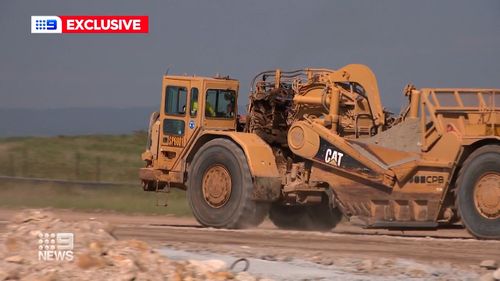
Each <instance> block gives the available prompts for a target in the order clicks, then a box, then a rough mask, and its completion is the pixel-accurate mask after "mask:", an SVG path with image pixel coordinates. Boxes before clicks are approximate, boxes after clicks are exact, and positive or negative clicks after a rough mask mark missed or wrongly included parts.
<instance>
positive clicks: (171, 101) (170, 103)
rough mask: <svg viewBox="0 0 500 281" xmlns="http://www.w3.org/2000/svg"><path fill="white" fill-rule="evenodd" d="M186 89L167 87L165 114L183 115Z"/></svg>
mask: <svg viewBox="0 0 500 281" xmlns="http://www.w3.org/2000/svg"><path fill="white" fill-rule="evenodd" d="M186 97H187V89H186V87H178V86H167V88H166V90H165V114H173V115H185V113H186Z"/></svg>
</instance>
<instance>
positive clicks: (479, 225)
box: [139, 64, 500, 239]
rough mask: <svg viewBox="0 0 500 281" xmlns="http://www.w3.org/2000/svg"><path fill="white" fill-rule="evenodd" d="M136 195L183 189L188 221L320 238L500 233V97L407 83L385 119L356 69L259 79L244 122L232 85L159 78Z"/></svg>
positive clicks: (493, 92) (370, 85)
mask: <svg viewBox="0 0 500 281" xmlns="http://www.w3.org/2000/svg"><path fill="white" fill-rule="evenodd" d="M162 89H163V91H162V102H161V107H160V111H159V112H155V113H153V114H152V116H151V120H150V126H149V136H148V145H147V149H146V151H145V152H144V153H143V154H142V159H143V160H144V161H145V163H146V165H145V167H144V168H141V169H140V172H139V175H140V178H141V180H142V183H143V188H144V190H145V191H153V192H168V191H170V189H171V188H172V187H174V188H180V189H183V190H186V192H187V199H188V201H189V205H190V207H191V209H192V212H193V214H194V216H195V218H196V219H197V220H198V222H199V223H200V224H202V225H204V226H209V227H217V228H244V227H252V226H256V225H258V224H260V223H261V222H262V221H263V220H264V218H265V217H266V216H267V215H268V216H269V218H270V220H271V221H272V222H273V223H274V224H275V225H276V226H278V227H280V228H289V229H310V230H330V229H332V228H333V227H335V225H336V224H338V223H339V222H340V221H341V219H342V217H346V218H348V219H349V220H350V221H353V222H356V223H358V224H361V225H363V226H365V227H382V228H437V227H438V226H442V225H452V224H461V225H464V226H465V227H466V228H467V230H469V232H470V233H472V234H473V235H474V236H476V237H478V238H484V239H499V238H500V111H499V108H500V90H499V89H458V88H440V89H437V88H420V89H417V88H415V87H414V86H412V85H408V86H407V87H406V88H405V89H404V91H403V92H404V95H405V96H406V97H407V98H408V104H407V105H406V106H404V107H403V110H402V111H401V113H400V114H399V115H393V114H391V113H390V112H388V111H387V110H385V109H384V107H383V106H382V104H381V100H380V96H379V90H378V85H377V80H376V77H375V75H374V74H373V72H372V71H371V70H370V69H369V68H368V67H367V66H364V65H359V64H351V65H347V66H344V67H342V68H340V69H338V70H331V69H316V68H307V69H300V70H295V71H281V70H280V69H277V70H272V71H264V72H262V73H259V74H258V75H257V76H256V77H255V78H254V79H253V80H252V87H251V92H250V94H249V105H248V108H247V112H246V116H245V118H242V116H240V115H239V114H238V112H237V108H238V104H237V101H238V99H237V93H238V90H239V84H238V81H236V80H233V79H230V78H228V77H213V78H210V77H199V76H173V75H165V76H164V77H163V88H162Z"/></svg>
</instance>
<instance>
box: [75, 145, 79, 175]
mask: <svg viewBox="0 0 500 281" xmlns="http://www.w3.org/2000/svg"><path fill="white" fill-rule="evenodd" d="M75 179H77V180H78V179H80V152H78V151H76V152H75Z"/></svg>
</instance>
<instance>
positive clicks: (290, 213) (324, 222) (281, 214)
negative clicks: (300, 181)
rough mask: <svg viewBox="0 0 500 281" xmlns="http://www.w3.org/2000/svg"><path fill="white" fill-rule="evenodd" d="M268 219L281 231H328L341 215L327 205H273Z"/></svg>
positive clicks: (337, 210) (335, 224)
mask: <svg viewBox="0 0 500 281" xmlns="http://www.w3.org/2000/svg"><path fill="white" fill-rule="evenodd" d="M269 219H270V220H271V221H272V222H273V223H274V225H275V226H277V227H279V228H282V229H295V230H314V231H329V230H331V229H333V228H334V227H335V226H337V224H338V223H339V222H340V221H341V220H342V213H341V212H340V210H339V209H338V208H334V209H332V208H330V207H329V205H327V204H320V205H312V206H285V205H279V204H278V203H274V204H272V205H271V208H270V210H269Z"/></svg>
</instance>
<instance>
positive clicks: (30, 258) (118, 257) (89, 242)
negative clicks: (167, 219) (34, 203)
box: [0, 210, 258, 281]
mask: <svg viewBox="0 0 500 281" xmlns="http://www.w3.org/2000/svg"><path fill="white" fill-rule="evenodd" d="M57 233H73V235H74V239H73V242H74V243H72V244H73V250H67V248H66V249H65V250H64V251H62V252H64V256H63V255H61V253H59V252H61V251H59V250H58V249H59V247H58V246H59V245H60V244H58V243H59V242H61V241H59V240H58V239H59V238H58V237H57V236H56V234H57ZM62 242H64V243H66V246H67V243H68V241H67V240H66V241H62ZM69 242H71V241H69ZM63 246H64V245H63ZM63 249H64V247H63ZM53 252H58V253H57V254H54V253H53ZM226 268H227V266H226V264H225V263H224V262H223V261H218V260H213V261H173V260H170V259H168V258H167V257H164V256H162V255H160V254H159V253H157V252H156V251H155V250H154V249H153V248H151V246H150V245H148V244H147V243H145V242H143V241H139V240H123V241H119V240H117V239H115V237H113V235H112V226H110V225H108V224H106V223H103V222H99V221H95V220H86V221H80V222H77V223H76V222H64V221H61V220H60V219H58V218H56V217H55V216H54V215H53V214H51V213H50V212H47V211H39V210H29V211H24V212H22V213H19V214H18V215H16V216H15V217H14V218H13V219H12V222H11V223H10V224H9V225H8V226H7V231H6V233H4V234H2V235H1V236H0V280H44V281H52V280H54V281H55V280H193V281H194V280H258V279H257V278H255V277H253V276H251V275H250V274H248V273H239V274H236V273H233V272H230V271H228V270H227V269H226Z"/></svg>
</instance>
